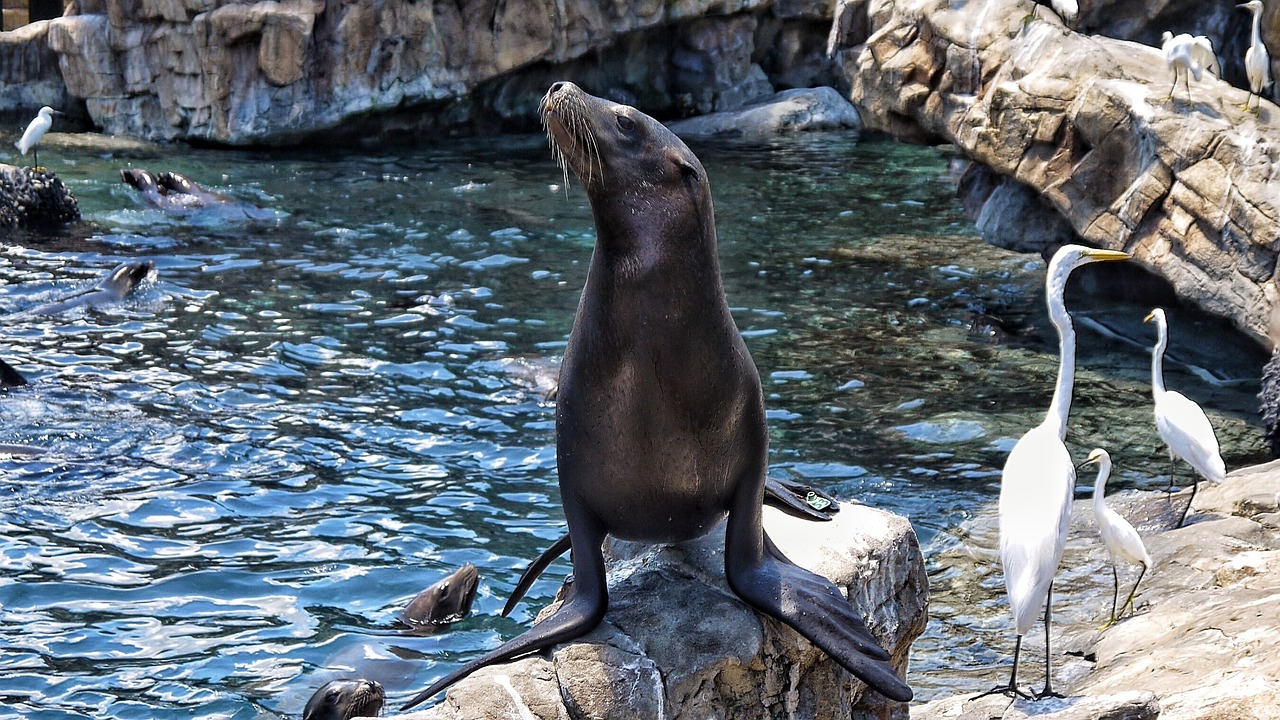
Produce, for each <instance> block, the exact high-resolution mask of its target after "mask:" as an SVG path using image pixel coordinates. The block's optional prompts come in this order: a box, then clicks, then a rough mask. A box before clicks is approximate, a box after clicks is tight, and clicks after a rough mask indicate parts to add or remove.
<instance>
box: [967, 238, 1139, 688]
mask: <svg viewBox="0 0 1280 720" xmlns="http://www.w3.org/2000/svg"><path fill="white" fill-rule="evenodd" d="M1127 259H1129V255H1128V253H1123V252H1117V251H1114V250H1096V249H1094V248H1088V247H1084V246H1081V245H1064V246H1062V248H1060V249H1059V250H1058V252H1057V253H1055V254H1054V256H1053V259H1052V260H1051V261H1050V262H1049V270H1048V275H1047V277H1046V278H1045V303H1046V304H1047V305H1048V308H1049V319H1050V320H1051V321H1052V322H1053V326H1054V327H1055V328H1057V331H1058V353H1059V357H1058V384H1057V386H1056V387H1055V388H1054V390H1053V400H1052V401H1051V402H1050V403H1049V412H1048V413H1047V414H1046V415H1045V418H1044V422H1042V423H1040V425H1038V426H1036V427H1035V428H1033V429H1031V430H1029V431H1028V432H1027V433H1026V434H1025V435H1023V436H1022V437H1021V438H1020V439H1019V440H1018V442H1017V444H1015V445H1014V446H1013V450H1012V451H1010V453H1009V457H1008V459H1007V460H1006V461H1005V464H1004V470H1003V472H1002V473H1001V476H1000V505H999V508H1000V564H1001V566H1002V567H1003V568H1004V585H1005V590H1006V591H1007V593H1008V595H1009V607H1010V609H1011V610H1012V611H1013V621H1014V628H1015V630H1016V631H1017V634H1018V635H1017V640H1016V641H1015V642H1014V646H1013V671H1012V672H1011V673H1010V675H1009V684H1008V686H1001V687H997V688H995V689H994V690H992V691H991V692H1002V693H1005V694H1007V695H1022V696H1023V697H1027V696H1026V695H1025V694H1024V693H1023V692H1022V691H1021V690H1019V689H1018V654H1019V651H1020V650H1021V648H1022V636H1023V635H1026V634H1027V632H1028V631H1029V630H1030V629H1031V625H1032V624H1033V623H1034V622H1035V619H1036V615H1037V614H1038V613H1039V611H1040V608H1041V607H1044V636H1045V649H1044V666H1045V667H1044V670H1045V677H1044V690H1042V691H1041V692H1040V693H1038V694H1037V695H1036V696H1035V697H1036V698H1042V697H1047V696H1056V694H1055V693H1054V692H1053V688H1052V677H1051V674H1050V671H1049V657H1050V653H1049V621H1050V603H1051V600H1052V595H1053V587H1052V586H1053V574H1054V572H1056V571H1057V569H1058V562H1059V561H1060V560H1061V559H1062V548H1063V546H1064V545H1065V544H1066V541H1067V526H1068V525H1069V524H1070V521H1071V499H1072V493H1073V492H1074V488H1075V481H1076V467H1075V464H1074V463H1072V462H1071V455H1070V454H1069V453H1068V452H1067V446H1066V444H1065V443H1064V442H1063V440H1064V439H1065V438H1066V436H1067V414H1068V413H1069V412H1070V411H1071V391H1072V387H1073V386H1074V384H1075V367H1076V334H1075V329H1074V328H1073V327H1072V325H1071V316H1070V315H1068V314H1067V307H1066V303H1065V302H1064V301H1063V297H1062V295H1063V291H1064V290H1065V289H1066V285H1067V277H1068V276H1069V275H1070V274H1071V271H1072V270H1075V269H1076V268H1077V267H1080V266H1081V265H1086V264H1088V263H1093V262H1099V261H1103V260H1127Z"/></svg>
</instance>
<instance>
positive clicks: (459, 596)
mask: <svg viewBox="0 0 1280 720" xmlns="http://www.w3.org/2000/svg"><path fill="white" fill-rule="evenodd" d="M479 586H480V571H479V570H477V569H476V566H475V565H472V564H471V563H467V564H466V565H463V566H462V567H460V568H458V569H457V570H455V571H454V572H453V573H452V574H450V575H449V576H448V577H446V578H444V579H442V580H440V581H439V582H437V583H435V584H433V585H432V586H431V587H428V588H427V589H426V590H423V591H422V592H420V593H418V594H417V595H415V596H414V598H413V599H412V600H410V601H409V604H408V605H407V606H405V609H404V610H403V611H402V612H401V613H400V621H401V622H403V623H404V624H406V625H408V626H410V627H412V628H414V629H415V630H427V631H433V630H436V629H438V628H440V627H441V626H443V625H447V624H449V623H451V622H454V621H457V620H461V619H462V618H464V617H466V615H467V613H469V612H471V603H472V601H474V600H475V599H476V589H477V588H478V587H479Z"/></svg>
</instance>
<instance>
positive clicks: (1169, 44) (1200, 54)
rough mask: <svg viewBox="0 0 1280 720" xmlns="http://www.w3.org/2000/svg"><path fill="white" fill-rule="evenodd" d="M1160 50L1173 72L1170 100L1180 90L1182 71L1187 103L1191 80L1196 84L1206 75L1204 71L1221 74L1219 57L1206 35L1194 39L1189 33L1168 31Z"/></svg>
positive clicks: (1162, 38)
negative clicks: (1176, 33)
mask: <svg viewBox="0 0 1280 720" xmlns="http://www.w3.org/2000/svg"><path fill="white" fill-rule="evenodd" d="M1160 38H1161V44H1160V50H1161V51H1162V52H1163V53H1164V63H1165V66H1167V67H1168V68H1169V69H1170V70H1173V85H1171V86H1170V87H1169V98H1172V97H1173V91H1174V90H1176V89H1177V88H1178V74H1179V71H1181V74H1182V78H1183V81H1184V82H1185V83H1186V86H1187V101H1188V102H1190V100H1191V78H1192V77H1194V78H1195V79H1196V82H1199V81H1200V78H1201V77H1202V76H1203V75H1204V71H1205V70H1208V71H1209V72H1211V73H1213V74H1214V75H1217V74H1219V73H1220V72H1221V68H1220V67H1219V65H1218V56H1217V55H1216V54H1214V52H1213V42H1212V41H1210V40H1209V38H1207V37H1205V36H1204V35H1196V36H1194V37H1192V36H1191V35H1190V34H1188V33H1180V34H1178V35H1174V34H1173V33H1171V32H1168V31H1166V32H1165V33H1164V34H1163V35H1161V36H1160Z"/></svg>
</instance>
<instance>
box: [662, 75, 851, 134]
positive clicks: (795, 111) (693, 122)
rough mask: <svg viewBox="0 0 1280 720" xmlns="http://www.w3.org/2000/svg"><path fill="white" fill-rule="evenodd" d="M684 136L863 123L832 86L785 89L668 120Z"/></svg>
mask: <svg viewBox="0 0 1280 720" xmlns="http://www.w3.org/2000/svg"><path fill="white" fill-rule="evenodd" d="M668 126H669V127H670V128H671V130H672V131H673V132H675V133H676V134H677V135H679V136H681V137H715V138H732V139H740V140H759V139H762V138H767V137H769V136H771V135H777V134H778V133H786V132H796V131H800V130H856V129H858V128H860V127H861V126H862V121H861V120H859V119H858V111H857V109H856V108H854V107H853V105H852V104H850V103H849V101H848V100H845V99H844V98H843V97H841V95H840V93H838V92H836V91H835V89H833V88H829V87H819V88H812V89H809V88H801V89H796V90H784V91H782V92H780V93H777V94H776V95H770V96H769V97H766V98H763V99H760V100H757V101H755V102H752V103H748V104H747V105H746V106H745V107H743V108H741V109H739V110H726V111H723V112H716V113H711V114H709V115H700V116H698V117H694V118H689V119H688V120H677V121H676V122H672V123H668Z"/></svg>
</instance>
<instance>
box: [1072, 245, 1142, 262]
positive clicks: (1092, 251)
mask: <svg viewBox="0 0 1280 720" xmlns="http://www.w3.org/2000/svg"><path fill="white" fill-rule="evenodd" d="M1084 255H1085V257H1087V258H1089V259H1090V260H1093V261H1095V262H1100V261H1106V260H1128V259H1129V258H1131V257H1133V256H1132V255H1130V254H1129V253H1127V252H1120V251H1119V250H1101V249H1098V248H1089V249H1088V250H1086V251H1085V252H1084Z"/></svg>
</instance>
